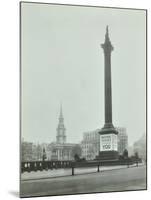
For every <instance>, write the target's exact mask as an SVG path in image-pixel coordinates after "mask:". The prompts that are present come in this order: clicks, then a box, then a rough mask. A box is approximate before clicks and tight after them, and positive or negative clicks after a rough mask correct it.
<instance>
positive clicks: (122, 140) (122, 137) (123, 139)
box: [116, 127, 128, 155]
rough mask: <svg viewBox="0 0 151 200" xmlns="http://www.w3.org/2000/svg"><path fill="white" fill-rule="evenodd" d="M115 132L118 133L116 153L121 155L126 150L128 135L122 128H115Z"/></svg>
mask: <svg viewBox="0 0 151 200" xmlns="http://www.w3.org/2000/svg"><path fill="white" fill-rule="evenodd" d="M116 130H117V131H118V153H119V155H122V154H123V151H124V150H125V149H127V150H128V135H127V133H126V128H124V127H116Z"/></svg>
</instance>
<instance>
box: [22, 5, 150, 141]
mask: <svg viewBox="0 0 151 200" xmlns="http://www.w3.org/2000/svg"><path fill="white" fill-rule="evenodd" d="M145 23H146V22H145V11H143V10H141V11H140V10H126V9H108V8H95V7H94V8H93V7H78V6H59V5H48V4H32V3H24V4H23V3H22V18H21V25H22V26H21V28H22V32H21V33H22V35H21V37H22V41H21V42H22V63H21V64H22V70H21V72H22V74H21V75H22V137H23V138H24V140H27V141H32V142H36V143H37V142H39V143H41V142H47V143H48V142H52V141H55V140H56V128H57V125H58V117H59V110H60V103H61V102H62V107H63V115H64V123H65V127H66V135H67V142H80V141H81V140H82V134H83V132H85V131H91V130H95V129H97V128H102V127H103V126H104V55H103V49H102V48H101V47H100V44H101V43H103V42H104V38H105V29H106V25H108V26H109V35H110V40H111V43H112V45H113V46H114V51H113V52H112V107H113V124H114V126H120V127H126V128H127V134H128V137H129V144H132V143H133V142H134V141H136V140H137V139H139V138H140V137H141V135H142V134H143V133H145V120H146V119H145V116H146V113H145V101H146V92H145V83H146V77H145V74H146V69H145V67H146V60H145V54H146V52H145V50H146V46H145V39H146V30H145V29H146V27H145Z"/></svg>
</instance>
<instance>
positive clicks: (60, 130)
mask: <svg viewBox="0 0 151 200" xmlns="http://www.w3.org/2000/svg"><path fill="white" fill-rule="evenodd" d="M65 131H66V129H65V126H64V117H63V111H62V104H61V105H60V115H59V123H58V127H57V136H56V140H57V143H65V142H66V135H65Z"/></svg>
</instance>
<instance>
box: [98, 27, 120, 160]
mask: <svg viewBox="0 0 151 200" xmlns="http://www.w3.org/2000/svg"><path fill="white" fill-rule="evenodd" d="M101 47H102V48H103V52H104V96H105V124H104V127H103V128H102V129H101V131H100V132H99V133H100V157H102V159H114V158H117V134H118V132H117V131H116V129H115V128H114V126H113V123H112V79H111V52H112V51H113V46H112V44H111V41H110V38H109V31H108V26H107V27H106V34H105V42H104V43H103V44H102V45H101Z"/></svg>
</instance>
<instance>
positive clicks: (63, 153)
mask: <svg viewBox="0 0 151 200" xmlns="http://www.w3.org/2000/svg"><path fill="white" fill-rule="evenodd" d="M75 145H77V144H72V143H67V142H66V128H65V126H64V118H63V113H62V106H61V108H60V116H59V123H58V127H57V135H56V142H53V143H51V144H50V147H49V148H50V152H51V160H73V159H74V155H73V154H72V149H73V148H74V147H75Z"/></svg>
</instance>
